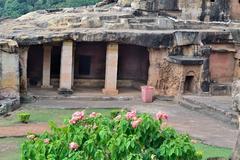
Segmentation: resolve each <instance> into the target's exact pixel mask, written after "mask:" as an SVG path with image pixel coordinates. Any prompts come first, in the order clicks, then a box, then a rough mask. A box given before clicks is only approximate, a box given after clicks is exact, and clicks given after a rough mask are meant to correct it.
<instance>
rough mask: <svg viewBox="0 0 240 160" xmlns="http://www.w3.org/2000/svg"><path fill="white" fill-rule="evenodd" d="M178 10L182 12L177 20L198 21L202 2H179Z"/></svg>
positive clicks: (197, 0)
mask: <svg viewBox="0 0 240 160" xmlns="http://www.w3.org/2000/svg"><path fill="white" fill-rule="evenodd" d="M179 9H180V10H181V11H182V13H181V16H180V17H179V18H181V19H186V20H198V19H199V17H200V15H201V13H202V0H179Z"/></svg>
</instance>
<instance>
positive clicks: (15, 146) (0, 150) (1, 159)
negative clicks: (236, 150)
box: [0, 138, 232, 160]
mask: <svg viewBox="0 0 240 160" xmlns="http://www.w3.org/2000/svg"><path fill="white" fill-rule="evenodd" d="M24 140H26V138H0V160H19V159H20V158H19V157H20V146H21V144H22V142H23V141H24ZM195 147H196V149H197V150H201V151H203V154H204V157H203V160H206V159H207V158H210V157H225V158H228V157H230V156H231V153H232V151H231V149H227V148H220V147H215V146H209V145H205V144H200V143H198V144H195Z"/></svg>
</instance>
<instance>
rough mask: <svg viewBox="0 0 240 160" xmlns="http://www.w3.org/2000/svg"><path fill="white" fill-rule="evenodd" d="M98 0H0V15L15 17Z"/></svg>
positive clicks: (89, 3)
mask: <svg viewBox="0 0 240 160" xmlns="http://www.w3.org/2000/svg"><path fill="white" fill-rule="evenodd" d="M99 1H100V0H0V17H12V18H17V17H19V16H21V15H23V14H26V13H28V12H31V11H35V10H41V9H55V8H64V7H80V6H86V5H94V4H96V3H97V2H99Z"/></svg>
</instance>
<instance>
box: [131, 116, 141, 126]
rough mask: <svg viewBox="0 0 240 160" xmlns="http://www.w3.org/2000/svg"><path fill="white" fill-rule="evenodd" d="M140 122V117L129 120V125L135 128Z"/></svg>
mask: <svg viewBox="0 0 240 160" xmlns="http://www.w3.org/2000/svg"><path fill="white" fill-rule="evenodd" d="M141 122H142V118H138V119H137V120H134V121H132V122H131V125H132V127H133V128H137V126H138V125H139V124H140V123H141Z"/></svg>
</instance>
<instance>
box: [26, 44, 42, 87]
mask: <svg viewBox="0 0 240 160" xmlns="http://www.w3.org/2000/svg"><path fill="white" fill-rule="evenodd" d="M42 59H43V47H42V45H34V46H30V47H29V51H28V61H27V78H28V86H29V87H41V84H42V71H43V70H42V66H43V61H42Z"/></svg>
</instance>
